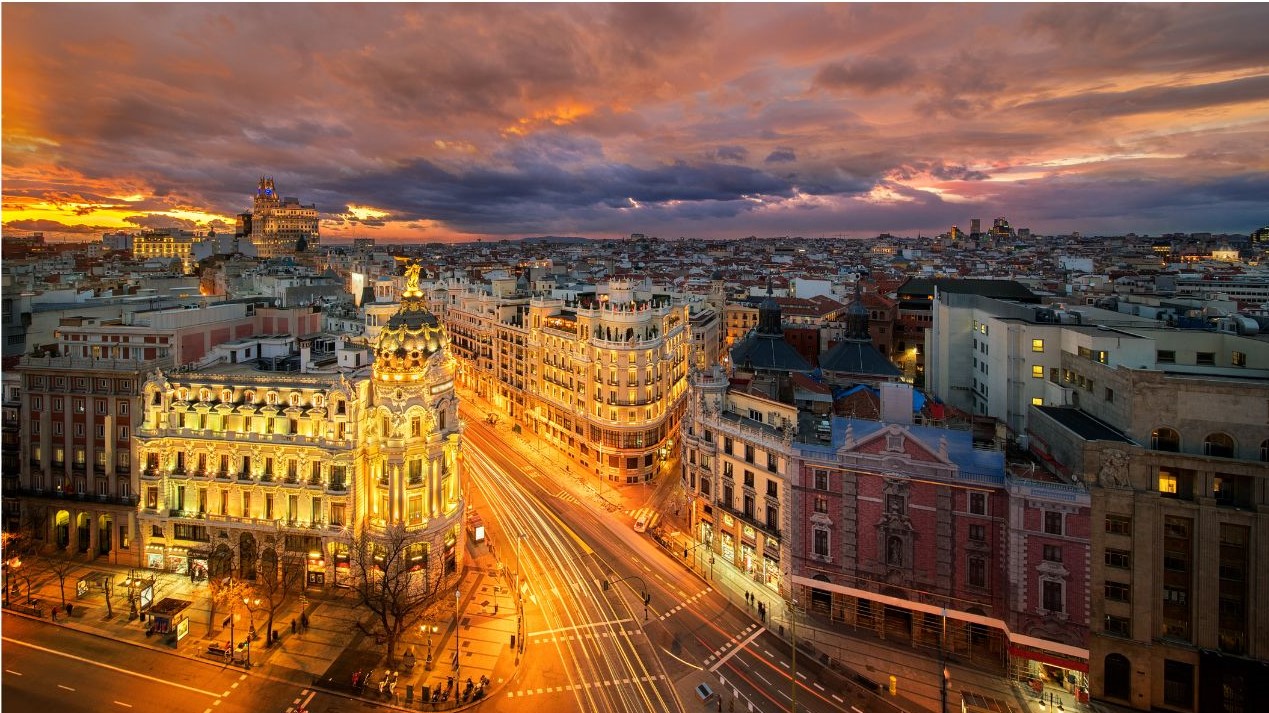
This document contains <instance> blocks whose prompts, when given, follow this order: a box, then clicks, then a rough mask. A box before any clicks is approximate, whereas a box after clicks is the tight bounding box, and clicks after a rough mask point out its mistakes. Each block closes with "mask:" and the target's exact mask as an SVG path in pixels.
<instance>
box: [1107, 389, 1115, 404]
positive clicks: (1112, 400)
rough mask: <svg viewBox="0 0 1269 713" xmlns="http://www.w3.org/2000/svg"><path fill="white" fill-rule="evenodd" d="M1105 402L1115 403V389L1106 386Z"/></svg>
mask: <svg viewBox="0 0 1269 713" xmlns="http://www.w3.org/2000/svg"><path fill="white" fill-rule="evenodd" d="M1106 403H1108V404H1113V403H1115V390H1114V389H1112V388H1110V387H1106Z"/></svg>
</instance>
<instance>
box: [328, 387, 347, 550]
mask: <svg viewBox="0 0 1269 713" xmlns="http://www.w3.org/2000/svg"><path fill="white" fill-rule="evenodd" d="M341 403H342V402H341ZM345 508H346V506H345V505H344V504H343V503H331V506H330V524H332V525H343V524H344V512H345Z"/></svg>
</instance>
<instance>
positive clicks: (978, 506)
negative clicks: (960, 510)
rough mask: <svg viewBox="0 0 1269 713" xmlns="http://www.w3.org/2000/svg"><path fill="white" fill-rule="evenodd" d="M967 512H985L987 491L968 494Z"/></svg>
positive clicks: (976, 513)
mask: <svg viewBox="0 0 1269 713" xmlns="http://www.w3.org/2000/svg"><path fill="white" fill-rule="evenodd" d="M969 512H970V514H973V515H986V514H987V493H970V494H969Z"/></svg>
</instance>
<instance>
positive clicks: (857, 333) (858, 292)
mask: <svg viewBox="0 0 1269 713" xmlns="http://www.w3.org/2000/svg"><path fill="white" fill-rule="evenodd" d="M863 282H864V278H863V276H862V275H861V276H859V277H858V278H857V279H856V280H855V301H854V302H852V303H851V305H850V308H849V309H848V310H846V339H849V340H851V341H857V342H871V341H872V336H871V335H870V334H869V333H868V308H867V307H865V306H864V296H863Z"/></svg>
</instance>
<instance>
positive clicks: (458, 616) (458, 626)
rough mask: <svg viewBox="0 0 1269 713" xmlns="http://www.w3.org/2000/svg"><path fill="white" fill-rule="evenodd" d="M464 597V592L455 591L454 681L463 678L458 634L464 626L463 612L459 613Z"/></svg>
mask: <svg viewBox="0 0 1269 713" xmlns="http://www.w3.org/2000/svg"><path fill="white" fill-rule="evenodd" d="M462 595H463V590H461V589H455V590H454V680H455V681H458V679H459V678H461V677H462V673H461V672H460V670H459V662H458V656H459V653H458V633H459V631H460V630H461V627H462V626H463V620H462V612H461V611H459V606H460V605H461V599H462ZM455 685H457V684H455Z"/></svg>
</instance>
